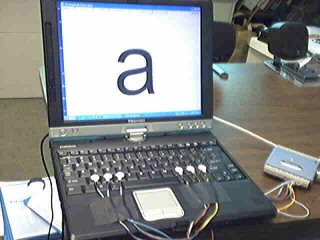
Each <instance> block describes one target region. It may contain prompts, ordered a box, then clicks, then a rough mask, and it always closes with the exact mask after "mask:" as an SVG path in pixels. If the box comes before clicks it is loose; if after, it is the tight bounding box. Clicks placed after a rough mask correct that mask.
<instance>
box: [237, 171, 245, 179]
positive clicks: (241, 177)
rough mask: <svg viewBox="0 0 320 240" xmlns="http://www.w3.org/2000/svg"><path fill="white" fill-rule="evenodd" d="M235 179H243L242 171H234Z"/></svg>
mask: <svg viewBox="0 0 320 240" xmlns="http://www.w3.org/2000/svg"><path fill="white" fill-rule="evenodd" d="M234 177H235V179H237V180H241V179H245V177H244V175H243V174H242V173H236V174H235V175H234Z"/></svg>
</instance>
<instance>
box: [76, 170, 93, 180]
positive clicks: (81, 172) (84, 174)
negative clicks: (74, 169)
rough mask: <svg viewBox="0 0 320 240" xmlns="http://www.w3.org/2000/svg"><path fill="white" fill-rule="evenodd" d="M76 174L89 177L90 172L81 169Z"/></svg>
mask: <svg viewBox="0 0 320 240" xmlns="http://www.w3.org/2000/svg"><path fill="white" fill-rule="evenodd" d="M78 174H79V177H81V178H86V177H90V176H91V174H90V172H89V171H88V170H81V171H78Z"/></svg>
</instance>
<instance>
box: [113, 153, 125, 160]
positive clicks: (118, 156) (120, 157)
mask: <svg viewBox="0 0 320 240" xmlns="http://www.w3.org/2000/svg"><path fill="white" fill-rule="evenodd" d="M113 158H114V160H116V161H120V160H124V159H126V158H125V157H124V154H123V153H115V154H113Z"/></svg>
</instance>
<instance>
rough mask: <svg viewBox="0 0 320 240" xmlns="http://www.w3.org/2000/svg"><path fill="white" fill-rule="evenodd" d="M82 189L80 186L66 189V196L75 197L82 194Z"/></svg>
mask: <svg viewBox="0 0 320 240" xmlns="http://www.w3.org/2000/svg"><path fill="white" fill-rule="evenodd" d="M82 193H83V192H82V187H81V186H74V187H67V194H68V195H75V194H82Z"/></svg>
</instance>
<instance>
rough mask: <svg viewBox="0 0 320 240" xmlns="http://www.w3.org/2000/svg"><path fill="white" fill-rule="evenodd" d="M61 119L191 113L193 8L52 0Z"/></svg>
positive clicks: (197, 95) (195, 82)
mask: <svg viewBox="0 0 320 240" xmlns="http://www.w3.org/2000/svg"><path fill="white" fill-rule="evenodd" d="M57 10H58V11H57V13H58V32H59V49H60V50H59V51H60V71H61V86H62V87H61V89H62V106H63V119H64V121H65V122H68V121H97V120H116V119H119V120H125V119H137V118H138V119H140V118H166V117H168V118H169V117H170V118H172V117H182V116H183V117H188V116H199V115H201V114H202V109H201V37H200V36H201V12H200V11H201V8H200V7H196V6H172V5H148V4H123V3H97V2H96V3H95V2H70V1H61V2H57Z"/></svg>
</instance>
